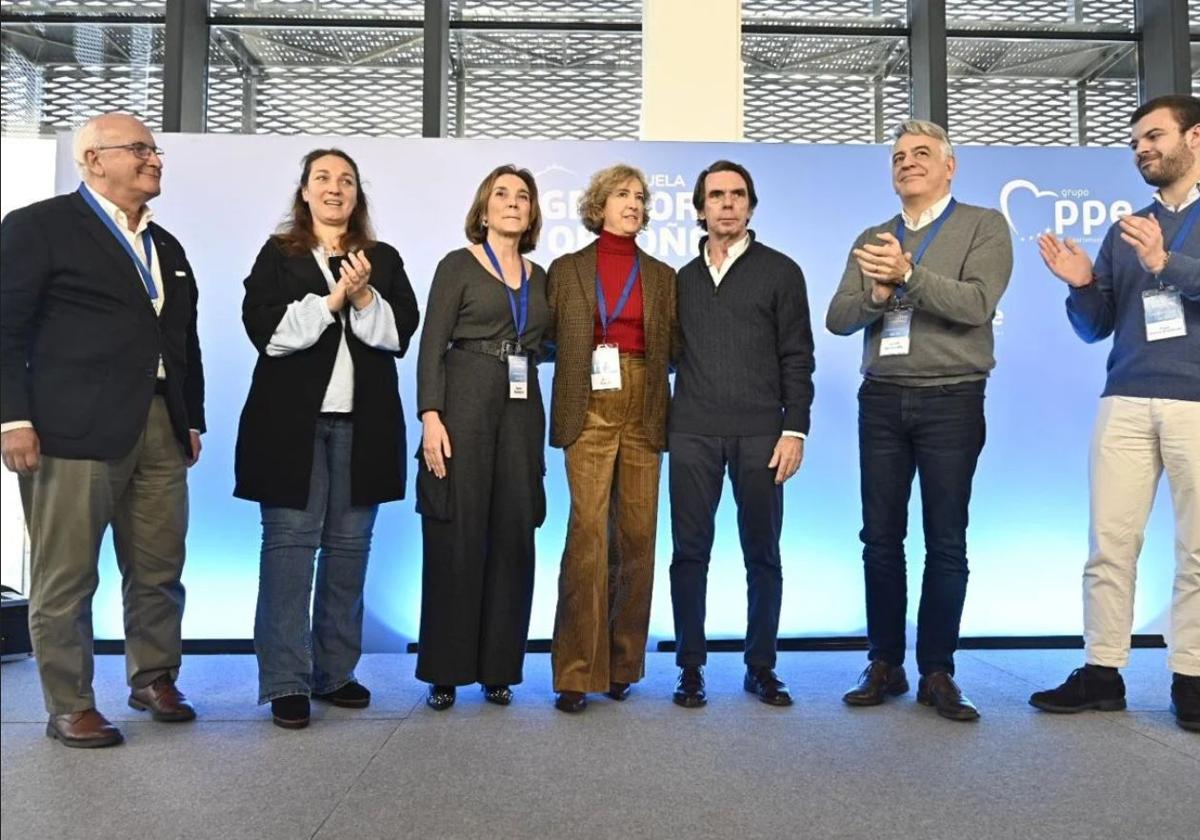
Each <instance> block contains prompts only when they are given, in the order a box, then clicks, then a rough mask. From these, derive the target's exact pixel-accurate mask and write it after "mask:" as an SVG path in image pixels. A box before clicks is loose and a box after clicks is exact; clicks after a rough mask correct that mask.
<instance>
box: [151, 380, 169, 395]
mask: <svg viewBox="0 0 1200 840" xmlns="http://www.w3.org/2000/svg"><path fill="white" fill-rule="evenodd" d="M154 393H155V394H157V395H158V396H160V397H165V396H166V395H167V380H165V379H155V380H154Z"/></svg>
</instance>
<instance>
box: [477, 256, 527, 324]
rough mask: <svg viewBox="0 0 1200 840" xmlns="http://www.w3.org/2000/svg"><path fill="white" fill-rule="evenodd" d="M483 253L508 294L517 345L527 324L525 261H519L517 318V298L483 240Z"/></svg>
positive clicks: (498, 261)
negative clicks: (519, 309)
mask: <svg viewBox="0 0 1200 840" xmlns="http://www.w3.org/2000/svg"><path fill="white" fill-rule="evenodd" d="M483 252H484V253H485V254H487V257H488V259H489V260H491V261H492V268H494V269H496V274H497V276H499V278H500V282H501V283H502V284H503V285H504V290H505V291H506V292H508V308H509V309H511V310H512V318H513V327H514V328H515V329H516V331H517V343H518V344H519V343H520V342H521V334H522V333H524V332H525V325H526V324H527V323H528V322H529V277H528V276H527V275H526V274H525V260H521V314H520V316H518V315H517V296H516V295H514V294H513V290H512V288H510V287H509V285H508V284H507V283H505V282H504V272H503V271H502V270H501V268H500V260H498V259H496V252H495V251H493V250H492V246H491V245H489V244H488V241H487V240H486V239H485V240H483Z"/></svg>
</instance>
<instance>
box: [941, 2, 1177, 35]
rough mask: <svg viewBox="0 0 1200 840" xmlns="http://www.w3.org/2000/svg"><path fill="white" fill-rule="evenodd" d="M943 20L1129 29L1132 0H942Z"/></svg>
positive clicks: (962, 23)
mask: <svg viewBox="0 0 1200 840" xmlns="http://www.w3.org/2000/svg"><path fill="white" fill-rule="evenodd" d="M1148 2H1152V3H1153V2H1160V0H1148ZM946 24H947V26H950V27H954V28H963V29H969V28H973V27H987V28H996V27H1012V28H1020V29H1046V30H1064V29H1078V30H1085V31H1101V30H1110V31H1119V30H1125V31H1130V32H1132V31H1133V29H1134V26H1135V20H1134V0H946Z"/></svg>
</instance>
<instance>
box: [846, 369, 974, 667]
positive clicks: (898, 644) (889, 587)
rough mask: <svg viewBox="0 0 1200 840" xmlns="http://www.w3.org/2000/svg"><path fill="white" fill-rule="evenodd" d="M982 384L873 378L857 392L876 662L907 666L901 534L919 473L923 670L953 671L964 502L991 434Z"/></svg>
mask: <svg viewBox="0 0 1200 840" xmlns="http://www.w3.org/2000/svg"><path fill="white" fill-rule="evenodd" d="M985 385H986V382H985V380H979V381H977V382H964V383H959V384H956V385H933V386H928V387H921V388H917V387H906V386H901V385H890V384H885V383H882V382H872V381H870V380H868V381H866V382H864V383H863V385H862V387H861V388H860V389H859V392H858V405H859V413H858V439H859V462H860V468H861V476H862V508H863V529H862V533H861V534H860V535H859V536H860V537H861V538H862V541H863V566H864V571H865V575H866V591H867V636H868V639H869V641H870V646H871V647H870V658H871V659H872V660H875V659H882V660H883V661H885V662H888V663H891V664H892V665H900V664H903V662H904V647H905V638H904V622H905V616H906V615H907V610H908V599H907V591H906V577H905V562H904V538H905V536H906V534H907V532H908V500H909V496H910V494H911V492H912V480H913V475H914V473H915V474H917V475H918V476H919V477H920V482H921V514H922V524H923V526H924V529H925V572H924V576H923V578H922V584H921V604H920V607H919V609H918V613H917V666H918V667H919V669H920V672H921V673H922V674H930V673H933V672H934V671H947V672H949V673H951V674H953V673H954V651H955V650H956V649H957V648H958V626H959V622H960V620H961V618H962V610H963V601H964V600H965V599H966V594H967V508H968V505H969V503H970V501H971V481H972V479H973V478H974V476H975V465H976V463H977V462H978V460H979V453H980V452H981V451H982V450H983V442H984V438H985V434H986V429H985V424H984V417H983V394H984V387H985Z"/></svg>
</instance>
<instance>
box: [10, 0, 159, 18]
mask: <svg viewBox="0 0 1200 840" xmlns="http://www.w3.org/2000/svg"><path fill="white" fill-rule="evenodd" d="M0 12H5V13H10V12H11V13H13V14H23V15H47V14H54V15H80V16H83V15H108V16H113V15H138V16H149V15H155V16H159V17H163V16H165V15H166V13H167V0H0Z"/></svg>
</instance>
